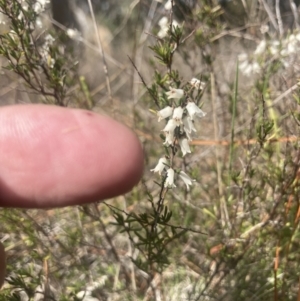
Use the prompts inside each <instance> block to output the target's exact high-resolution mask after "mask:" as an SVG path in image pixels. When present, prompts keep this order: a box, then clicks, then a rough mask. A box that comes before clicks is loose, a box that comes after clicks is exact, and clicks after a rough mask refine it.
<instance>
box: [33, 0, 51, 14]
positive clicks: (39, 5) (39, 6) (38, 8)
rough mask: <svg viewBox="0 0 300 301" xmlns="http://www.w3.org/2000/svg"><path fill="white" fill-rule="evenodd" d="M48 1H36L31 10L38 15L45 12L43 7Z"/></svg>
mask: <svg viewBox="0 0 300 301" xmlns="http://www.w3.org/2000/svg"><path fill="white" fill-rule="evenodd" d="M49 2H50V1H49V0H37V1H36V3H35V4H34V6H33V10H34V11H35V12H36V13H37V14H39V13H41V12H43V11H44V10H45V6H46V5H47V4H48V3H49Z"/></svg>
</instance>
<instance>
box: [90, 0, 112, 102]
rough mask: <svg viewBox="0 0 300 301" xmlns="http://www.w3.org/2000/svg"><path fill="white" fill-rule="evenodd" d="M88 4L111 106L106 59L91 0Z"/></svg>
mask: <svg viewBox="0 0 300 301" xmlns="http://www.w3.org/2000/svg"><path fill="white" fill-rule="evenodd" d="M88 4H89V9H90V13H91V16H92V21H93V25H94V30H95V33H96V36H97V43H98V48H99V50H100V53H101V57H102V62H103V71H104V74H105V78H106V87H107V92H108V96H109V99H110V101H111V102H112V105H113V98H112V95H111V88H110V80H109V74H108V67H107V63H106V59H105V54H104V51H103V47H102V42H101V38H100V33H99V30H98V26H97V23H96V19H95V14H94V9H93V6H92V2H91V0H88Z"/></svg>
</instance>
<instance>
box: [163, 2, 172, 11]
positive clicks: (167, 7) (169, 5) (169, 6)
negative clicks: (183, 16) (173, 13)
mask: <svg viewBox="0 0 300 301" xmlns="http://www.w3.org/2000/svg"><path fill="white" fill-rule="evenodd" d="M164 7H165V10H171V8H172V1H171V0H168V1H167V2H166V4H165V6H164Z"/></svg>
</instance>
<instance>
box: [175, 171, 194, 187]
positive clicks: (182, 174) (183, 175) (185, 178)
mask: <svg viewBox="0 0 300 301" xmlns="http://www.w3.org/2000/svg"><path fill="white" fill-rule="evenodd" d="M179 177H180V178H181V180H182V181H183V182H184V184H185V185H186V189H187V190H190V186H191V185H192V184H193V182H195V181H196V180H193V179H191V178H190V177H189V176H188V175H187V174H186V173H185V172H184V171H181V172H180V173H179Z"/></svg>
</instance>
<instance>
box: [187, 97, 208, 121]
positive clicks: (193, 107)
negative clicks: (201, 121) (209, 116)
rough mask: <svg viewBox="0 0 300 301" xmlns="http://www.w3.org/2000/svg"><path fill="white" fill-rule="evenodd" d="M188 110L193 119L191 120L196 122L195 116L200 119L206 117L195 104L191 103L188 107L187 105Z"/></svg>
mask: <svg viewBox="0 0 300 301" xmlns="http://www.w3.org/2000/svg"><path fill="white" fill-rule="evenodd" d="M186 109H187V111H188V113H189V115H190V117H191V120H194V116H195V115H196V116H198V117H200V118H201V117H204V116H205V115H206V113H205V112H203V111H202V110H201V109H199V108H198V106H197V105H196V104H195V103H194V102H193V101H190V102H189V103H188V104H187V105H186Z"/></svg>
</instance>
